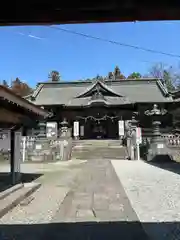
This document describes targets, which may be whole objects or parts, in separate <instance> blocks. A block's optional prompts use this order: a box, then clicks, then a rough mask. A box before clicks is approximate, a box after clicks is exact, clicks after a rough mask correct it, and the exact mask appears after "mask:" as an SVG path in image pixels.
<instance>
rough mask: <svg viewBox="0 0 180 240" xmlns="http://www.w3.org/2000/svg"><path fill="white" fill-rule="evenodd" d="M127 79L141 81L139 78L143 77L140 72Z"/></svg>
mask: <svg viewBox="0 0 180 240" xmlns="http://www.w3.org/2000/svg"><path fill="white" fill-rule="evenodd" d="M127 78H128V79H139V78H142V75H141V74H140V73H139V72H133V73H131V74H130V75H129V76H128V77H127Z"/></svg>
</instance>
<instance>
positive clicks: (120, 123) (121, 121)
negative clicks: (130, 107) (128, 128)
mask: <svg viewBox="0 0 180 240" xmlns="http://www.w3.org/2000/svg"><path fill="white" fill-rule="evenodd" d="M118 125H119V136H124V121H123V120H119V121H118Z"/></svg>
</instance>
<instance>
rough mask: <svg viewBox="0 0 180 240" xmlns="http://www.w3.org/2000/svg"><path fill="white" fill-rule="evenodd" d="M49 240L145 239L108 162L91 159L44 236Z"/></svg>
mask: <svg viewBox="0 0 180 240" xmlns="http://www.w3.org/2000/svg"><path fill="white" fill-rule="evenodd" d="M46 237H48V239H85V240H86V239H110V238H112V239H127V240H130V239H144V240H145V239H147V236H146V234H145V233H144V231H143V229H142V227H141V224H140V223H139V221H138V218H137V215H136V213H135V212H134V210H133V209H132V207H131V205H130V202H129V200H128V198H127V196H126V194H125V192H124V189H123V187H122V185H121V183H120V181H119V180H118V178H117V176H116V174H115V172H114V169H113V167H112V165H111V163H110V161H109V160H104V159H103V160H100V159H99V160H90V161H88V162H87V163H86V164H85V165H84V166H83V169H82V172H81V174H80V175H78V177H77V178H76V179H75V182H74V185H73V187H72V189H71V191H70V192H69V193H68V195H67V196H66V198H65V199H64V201H63V202H62V204H61V206H60V208H59V211H58V212H57V213H56V215H55V216H54V218H53V220H52V221H51V224H50V225H49V228H48V230H47V233H46Z"/></svg>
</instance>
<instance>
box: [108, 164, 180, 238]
mask: <svg viewBox="0 0 180 240" xmlns="http://www.w3.org/2000/svg"><path fill="white" fill-rule="evenodd" d="M112 164H113V166H114V169H115V171H116V173H117V175H118V177H119V179H120V181H121V183H122V185H123V187H124V189H125V191H126V194H127V196H128V198H129V200H130V202H131V205H132V207H133V208H134V210H135V212H136V214H137V216H138V218H139V219H140V221H141V222H143V227H144V229H145V230H146V232H147V233H148V235H149V236H150V237H151V238H152V239H158V240H160V239H171V240H173V239H176V240H177V239H180V201H179V197H180V175H179V172H180V171H177V168H178V167H179V166H177V165H175V167H176V169H175V168H174V169H173V167H172V166H173V163H172V165H169V166H168V169H171V171H169V170H165V169H163V168H159V167H156V166H153V165H150V164H147V163H145V162H143V161H126V160H125V161H114V160H113V161H112ZM161 167H163V166H161ZM164 168H166V169H167V166H166V165H164ZM179 168H180V167H179ZM175 171H176V173H175Z"/></svg>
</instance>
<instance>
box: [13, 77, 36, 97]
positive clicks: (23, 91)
mask: <svg viewBox="0 0 180 240" xmlns="http://www.w3.org/2000/svg"><path fill="white" fill-rule="evenodd" d="M11 89H12V91H13V92H14V93H15V94H17V95H19V96H21V97H23V96H27V95H29V94H30V93H32V89H31V88H30V87H29V85H28V84H27V83H24V82H22V81H21V80H20V79H19V78H16V79H15V80H14V81H12V84H11Z"/></svg>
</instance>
